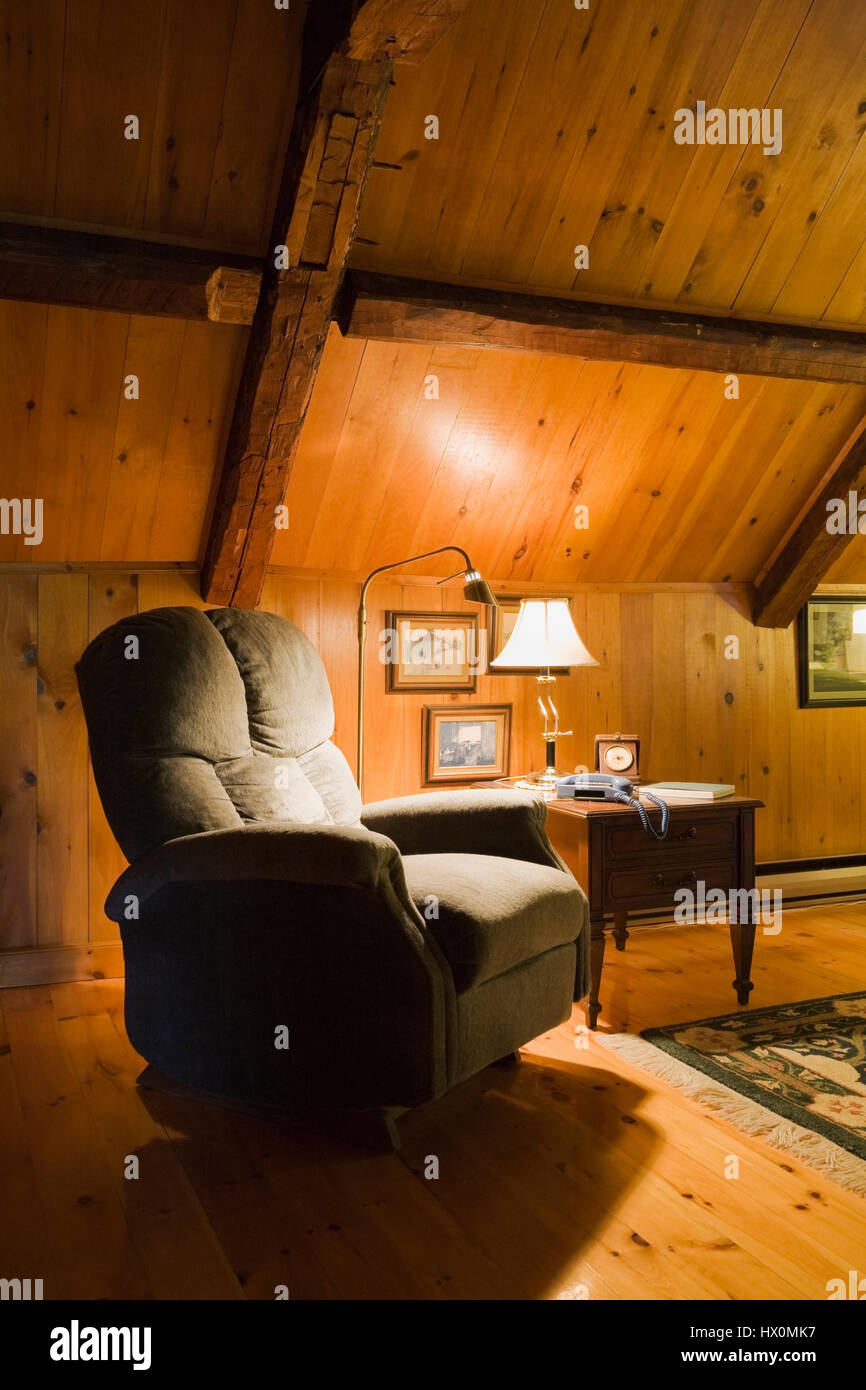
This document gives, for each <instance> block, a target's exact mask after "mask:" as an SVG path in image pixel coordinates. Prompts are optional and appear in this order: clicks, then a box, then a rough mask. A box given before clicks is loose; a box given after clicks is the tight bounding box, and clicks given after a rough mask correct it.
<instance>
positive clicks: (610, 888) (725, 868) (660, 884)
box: [604, 855, 738, 912]
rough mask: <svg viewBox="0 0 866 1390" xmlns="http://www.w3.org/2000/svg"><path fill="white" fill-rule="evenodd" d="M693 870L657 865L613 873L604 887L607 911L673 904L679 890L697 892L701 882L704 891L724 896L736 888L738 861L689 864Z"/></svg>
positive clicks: (725, 860) (729, 859)
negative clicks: (720, 890) (625, 906)
mask: <svg viewBox="0 0 866 1390" xmlns="http://www.w3.org/2000/svg"><path fill="white" fill-rule="evenodd" d="M689 863H690V867H689V868H686V867H685V866H684V865H682V864H680V865H676V864H673V865H668V866H667V867H665V865H664V864H662V863H658V864H656V865H652V866H651V865H647V867H645V868H642V869H625V868H623V869H616V868H614V869H611V870H610V871H609V872H608V873H607V875H606V877H605V883H604V910H605V911H606V912H613V911H615V910H616V909H617V908H618V907H620V906H621V905H623V904H626V903H627V904H628V906H629V908H632V909H637V910H640V909H641V908H644V907H656V906H662V905H663V904H665V903H669V902H673V896H674V893H675V892H676V891H677V889H679V888H691V889H695V886H696V884H697V883H698V882H699V881H702V882H703V883H704V885H705V889H706V890H707V891H708V890H709V889H710V888H723V889H724V890H725V892H727V890H728V889H729V888H736V887H737V886H738V885H737V861H736V859H735V858H734V856H733V855H732V856H731V857H730V858H728V859H721V860H716V861H715V862H710V863H707V864H700V863H695V861H694V860H691V861H689Z"/></svg>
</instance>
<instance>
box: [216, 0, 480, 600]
mask: <svg viewBox="0 0 866 1390" xmlns="http://www.w3.org/2000/svg"><path fill="white" fill-rule="evenodd" d="M462 8H463V5H462V4H457V3H455V2H454V0H451V3H449V4H442V3H438V2H437V0H418V3H416V4H409V3H404V0H387V3H384V0H366V3H364V4H362V5H361V6H360V7H359V6H358V5H357V4H353V3H349V0H333V2H332V3H329V4H328V5H321V4H314V5H311V6H310V9H309V10H308V12H307V20H306V24H305V26H304V39H303V55H302V64H301V80H300V86H299V93H300V95H299V97H298V105H297V109H296V111H295V117H294V123H293V126H292V133H291V136H290V138H289V147H288V151H287V155H286V163H285V168H284V170H283V176H282V180H281V184H280V192H279V197H278V200H277V210H276V215H275V218H274V224H273V230H272V234H271V246H272V257H271V259H270V260H269V261H268V262H267V263H266V265H265V271H264V276H263V280H262V291H261V297H260V299H259V305H258V309H257V310H256V316H255V319H254V321H253V327H252V332H251V334H250V341H249V345H248V348H247V355H246V358H245V361H244V367H243V372H242V375H241V382H240V387H239V390H238V396H237V401H236V403H235V411H234V416H233V419H232V425H231V431H230V434H229V441H228V446H227V449H226V456H225V459H224V462H223V468H222V472H221V476H220V480H219V486H218V491H217V497H216V503H215V506H214V512H213V518H212V521H211V527H210V533H209V536H208V539H207V545H206V550H205V559H204V565H203V569H202V593H203V595H204V597H205V598H206V599H208V600H209V601H210V602H213V603H227V604H237V605H239V606H241V607H248V608H252V607H255V605H256V603H257V602H258V600H259V598H260V596H261V591H262V585H263V584H264V579H265V574H266V572H267V566H268V561H269V559H270V555H271V550H272V549H273V544H274V539H275V535H276V529H275V523H276V518H277V513H278V511H279V508H280V507H281V505H282V502H283V499H284V497H285V495H286V489H287V487H288V483H289V476H290V474H291V470H292V464H293V461H294V455H295V450H296V448H297V443H298V437H299V435H300V431H301V426H302V425H303V422H304V416H305V414H306V410H307V406H308V404H309V400H310V395H311V393H312V390H313V384H314V382H315V379H316V373H317V371H318V366H319V361H320V358H321V355H322V351H323V349H324V346H325V340H326V338H327V335H328V328H329V326H330V323H331V320H332V317H333V310H334V302H335V299H336V296H337V292H338V290H339V287H340V283H341V281H342V278H343V274H344V271H345V266H346V260H347V258H348V255H349V251H350V250H351V246H352V241H353V239H354V235H355V227H356V224H357V221H358V214H359V211H360V204H361V195H362V193H363V190H364V181H365V179H366V176H367V171H368V169H369V167H370V163H371V160H372V156H373V145H374V143H375V139H376V135H377V133H378V129H379V122H380V120H381V116H382V112H383V109H384V106H385V98H386V96H387V92H388V87H389V85H390V83H391V74H392V71H393V58H392V53H393V54H395V55H403V56H407V55H409V54H410V53H411V54H414V55H415V56H416V57H418V56H420V55H421V53H422V51H426V49H425V45H428V46H429V44H431V43H432V42H433V41H435V40H434V35H435V37H441V34H442V33H443V32H444V29H445V28H447V26H448V24H450V23H452V22H453V20H454V19H455V18H456V16H457V14H458V13H459V12H460V10H461V9H462ZM386 31H387V32H386Z"/></svg>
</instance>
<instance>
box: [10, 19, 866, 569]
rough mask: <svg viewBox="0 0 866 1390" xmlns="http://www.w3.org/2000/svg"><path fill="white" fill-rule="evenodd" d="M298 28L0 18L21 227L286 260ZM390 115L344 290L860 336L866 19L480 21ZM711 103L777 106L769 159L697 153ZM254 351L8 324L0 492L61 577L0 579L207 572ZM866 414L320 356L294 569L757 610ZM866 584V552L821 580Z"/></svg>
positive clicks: (101, 319)
mask: <svg viewBox="0 0 866 1390" xmlns="http://www.w3.org/2000/svg"><path fill="white" fill-rule="evenodd" d="M304 13H305V6H304V5H303V4H302V3H300V0H298V3H297V4H293V5H292V8H291V11H289V12H286V11H277V10H276V9H275V8H274V7H273V6H272V5H269V4H263V3H261V0H183V2H182V3H181V0H129V2H128V3H125V4H124V5H122V6H120V5H117V4H116V3H112V0H45V3H42V4H40V5H38V6H37V5H29V6H22V5H20V4H16V3H15V0H0V19H2V22H3V29H2V31H0V32H4V33H5V34H6V35H7V39H6V43H5V45H2V46H0V220H2V219H6V220H13V221H14V220H16V219H17V220H25V221H26V220H33V221H38V222H49V223H51V222H54V223H58V224H60V225H64V226H68V227H79V228H96V229H99V230H102V231H105V232H111V233H112V234H114V235H121V236H122V235H126V236H136V237H139V238H140V237H146V238H148V239H150V240H154V239H155V240H160V239H162V240H164V241H171V242H178V243H181V244H184V245H190V246H202V247H212V248H215V249H219V250H222V251H226V252H234V253H236V254H239V255H257V256H261V255H263V254H264V253H265V251H266V250H267V245H266V241H267V235H268V228H269V226H270V223H271V219H272V215H273V210H274V201H275V196H276V187H277V180H278V177H279V171H280V169H281V167H282V163H283V159H284V154H285V146H286V141H287V138H288V132H289V129H290V125H291V120H292V115H293V110H294V105H295V89H296V85H297V70H298V58H299V53H300V32H301V26H302V22H303V19H304ZM395 83H396V85H395V87H394V89H393V91H392V94H391V96H390V99H389V104H388V107H387V110H386V114H385V118H384V122H383V126H382V130H381V134H380V136H379V140H378V144H377V148H376V159H377V163H376V165H375V166H374V168H373V170H372V171H371V174H370V178H369V181H368V185H367V192H366V195H365V200H364V203H363V206H362V211H361V220H360V224H359V237H358V239H357V241H356V244H355V249H354V252H353V256H352V263H353V264H354V265H356V266H358V267H360V268H366V269H371V270H381V271H387V272H392V273H395V274H400V275H420V276H426V277H429V278H435V279H444V280H451V281H454V282H464V283H470V282H472V283H476V284H482V285H483V284H487V285H491V286H507V287H510V288H512V289H519V290H524V291H535V292H540V293H550V294H557V295H574V296H576V297H581V298H590V299H592V298H595V299H598V300H602V301H606V302H622V303H630V302H638V303H644V304H647V305H655V306H658V305H662V306H667V307H671V306H675V307H677V308H679V309H684V308H685V309H689V310H691V309H701V310H710V311H715V312H717V313H725V314H727V313H733V314H734V315H742V316H749V317H766V318H773V317H776V318H779V319H789V320H795V319H799V320H803V321H806V322H818V321H821V322H822V323H824V324H825V325H827V326H830V327H840V328H845V327H847V328H850V327H851V326H852V325H863V324H866V200H864V198H863V196H862V187H863V183H864V173H866V140H864V139H863V138H862V137H863V135H864V131H866V7H864V6H862V5H851V3H850V0H729V3H728V4H726V5H725V6H724V7H719V5H718V4H717V0H664V3H662V0H592V3H591V5H590V8H589V10H588V11H579V10H575V9H574V7H573V6H572V5H571V4H570V3H567V0H533V3H532V4H527V3H526V2H525V0H470V3H469V4H468V6H467V8H466V11H465V13H464V14H463V16H462V17H461V18H460V19H458V20H457V22H456V23H455V24H454V26H453V28H452V29H451V30H450V31H449V32H448V33H447V34H446V35H445V37H444V38H443V39H442V40H441V41H440V42H439V43H438V45H437V46H436V47H435V48H434V49H433V51H432V53H431V54H430V55H429V56H428V57H427V58H426V59H425V60H424V62H423V63H421V64H420V65H419V66H417V67H398V68H397V69H396V72H395ZM190 93H194V94H195V100H191V99H190ZM699 99H700V100H705V101H706V102H707V105H708V106H709V105H713V104H719V105H721V106H723V107H727V106H746V107H749V106H757V107H762V106H766V107H769V108H780V109H781V110H782V111H783V118H784V125H783V149H782V152H781V153H780V154H779V155H777V156H775V157H767V156H763V155H762V154H761V153H760V150H759V149H756V148H755V147H753V146H745V147H743V146H741V145H701V146H692V147H689V146H682V145H678V144H676V143H675V142H674V140H673V133H672V121H673V113H674V111H675V110H676V109H677V108H679V107H682V106H690V107H694V104H695V102H696V101H697V100H699ZM129 114H136V115H138V117H139V122H140V128H141V138H140V140H139V141H137V142H134V141H126V140H124V139H123V134H122V131H123V123H124V119H125V117H126V116H127V115H129ZM431 114H432V115H436V116H437V118H438V121H439V138H438V140H427V139H425V135H424V130H425V121H426V118H427V117H428V116H430V115H431ZM578 244H586V245H587V246H588V247H589V268H588V269H586V270H583V271H580V272H578V271H576V270H575V268H574V248H575V246H577V245H578ZM247 338H248V330H247V329H246V328H243V327H235V326H227V325H216V324H210V323H187V324H184V323H183V322H180V321H178V322H175V321H169V320H158V319H152V318H143V317H142V318H138V317H133V318H130V317H126V316H124V315H122V314H112V313H102V312H97V311H92V310H83V309H82V310H78V309H70V308H60V307H56V306H53V307H44V306H39V305H27V304H17V303H2V304H0V419H2V420H3V423H4V426H5V431H6V435H5V440H4V445H5V447H4V459H3V463H2V480H0V493H2V494H3V495H5V496H16V495H17V496H35V495H40V496H43V497H44V498H45V510H46V515H45V533H46V540H45V542H44V544H43V545H42V546H41V547H38V548H35V547H24V545H23V538H16V537H13V536H0V563H3V562H12V561H21V560H24V561H30V562H35V561H37V560H38V561H64V560H65V561H70V562H81V563H84V562H87V561H95V560H111V561H113V562H117V563H128V564H132V565H134V564H135V563H138V562H143V561H145V560H148V559H150V560H160V561H163V560H164V561H166V562H170V561H179V562H189V561H191V560H195V559H196V558H200V556H201V553H202V543H203V537H204V533H205V524H206V519H207V513H208V508H209V505H210V503H211V499H212V494H213V487H214V478H215V474H216V470H217V467H218V463H219V460H220V458H221V457H222V453H223V450H224V447H225V437H226V432H227V425H228V421H229V419H230V416H231V410H232V406H233V402H234V396H235V391H236V385H237V380H238V375H239V371H240V366H241V362H242V360H243V355H244V351H245V346H246V342H247ZM130 372H135V373H136V374H137V375H139V376H140V378H141V380H142V389H141V396H140V399H139V400H138V401H135V402H132V401H128V400H127V399H126V398H125V396H124V378H125V376H126V375H127V374H128V373H130ZM431 375H434V376H436V377H437V378H438V398H432V399H429V398H428V394H425V382H427V380H428V378H429V377H430V376H431ZM864 410H866V391H864V388H862V387H859V386H850V385H849V386H845V385H841V384H839V385H837V384H825V383H810V382H806V381H797V380H792V381H783V380H768V379H765V378H760V377H741V380H740V397H739V400H735V401H730V400H727V399H726V398H725V396H724V391H723V378H722V377H720V376H718V375H713V374H709V373H698V372H693V371H685V370H668V369H663V368H656V367H648V366H635V365H627V366H624V365H623V364H620V363H603V362H583V361H581V360H578V359H566V358H559V359H557V358H550V357H543V356H537V355H532V354H524V353H521V352H499V351H487V352H483V353H482V352H476V351H472V350H466V349H455V348H449V347H447V346H444V345H439V346H436V347H433V346H431V345H425V344H408V343H407V344H384V343H377V342H370V343H366V344H365V343H364V342H363V341H359V340H350V339H345V340H343V339H341V338H340V336H339V333H338V332H337V330H336V329H332V331H331V335H330V339H329V343H328V347H327V349H326V352H325V355H324V358H323V365H322V368H321V370H320V373H319V378H318V382H317V385H316V387H315V390H314V392H313V397H312V402H311V405H310V409H309V413H308V416H307V420H306V424H305V426H304V430H303V433H302V436H301V442H300V446H299V451H298V456H297V459H296V463H295V468H294V472H293V475H292V478H291V481H290V485H289V493H288V498H287V501H288V503H289V511H290V530H289V532H288V533H282V532H280V533H278V535H277V541H276V546H275V549H274V553H273V557H272V559H273V563H275V564H277V565H291V566H301V567H308V568H313V569H318V570H321V569H329V568H333V569H336V570H339V571H345V572H353V573H354V572H357V571H361V570H364V569H367V568H371V567H372V566H373V565H376V564H382V563H386V562H388V561H391V560H395V559H399V558H401V556H403V555H408V554H411V553H413V552H414V551H415V550H419V549H424V548H428V547H432V546H434V545H441V544H443V543H445V542H446V541H448V540H454V541H457V542H458V543H459V544H461V545H464V546H466V547H467V548H468V549H469V551H470V553H471V554H472V555H473V558H474V559H475V562H476V563H477V564H478V565H480V566H481V567H483V568H484V570H485V572H486V573H488V574H490V575H491V576H492V577H493V578H502V579H504V578H511V579H516V580H520V579H526V580H528V579H530V578H531V579H533V580H537V581H541V582H544V583H547V582H550V583H557V584H565V583H567V582H580V581H598V582H602V581H629V580H638V581H646V582H650V581H674V580H694V581H697V580H713V581H719V580H722V579H725V578H731V579H744V580H750V579H753V578H754V577H755V575H756V574H757V573H758V571H759V570H760V568H761V565H762V564H763V563H764V562H765V561H766V560H767V558H768V556H769V555H770V554H771V552H772V551H773V549H774V547H775V546H776V545H777V544H778V542H779V541H780V540H781V538H782V537H783V535H784V534H785V532H786V530H787V528H788V526H789V525H790V524H791V522H792V521H793V519H794V518H795V517H796V515H797V513H798V511H799V510H800V508H801V507H802V506H803V504H804V502H805V501H806V499H807V498H808V496H809V494H810V492H811V491H812V489H813V488H814V487H815V485H816V483H817V482H818V480H819V479H820V478H821V476H822V474H823V473H824V471H825V470H826V468H827V466H828V465H829V463H830V462H831V461H832V459H833V457H834V455H835V454H836V453H837V452H838V451H839V449H840V448H842V446H843V445H844V443H845V440H846V439H847V438H848V437H849V436H850V435H851V433H852V432H853V430H854V429H855V427H856V425H857V422H858V420H860V419H862V417H863V414H864ZM542 422H543V423H542ZM579 505H580V506H586V507H588V509H589V518H590V530H589V532H586V531H583V530H578V529H576V528H575V526H574V520H575V511H574V509H575V507H576V506H579ZM864 539H866V538H864ZM864 560H866V547H864V546H863V545H861V541H860V539H858V540H857V541H855V542H854V543H853V544H852V546H851V547H850V548H849V551H848V552H847V553H846V555H845V556H843V558H842V559H841V560H840V561H838V562H837V564H836V565H835V566H834V568H833V571H831V574H830V575H829V576H828V577H830V578H833V579H837V580H838V582H853V580H854V578H855V576H856V575H857V574H859V575H860V576H862V575H863V574H864V573H866V569H864V563H863V562H864Z"/></svg>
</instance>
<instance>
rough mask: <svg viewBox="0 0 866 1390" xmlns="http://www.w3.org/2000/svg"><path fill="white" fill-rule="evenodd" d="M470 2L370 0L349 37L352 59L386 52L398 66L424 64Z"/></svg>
mask: <svg viewBox="0 0 866 1390" xmlns="http://www.w3.org/2000/svg"><path fill="white" fill-rule="evenodd" d="M468 3H469V0H366V4H364V5H363V6H362V8H361V10H360V11H359V13H358V15H357V17H356V19H355V22H354V24H353V25H352V32H351V34H350V36H349V49H348V54H349V57H350V58H362V59H368V58H373V57H375V55H376V54H377V53H381V52H386V53H387V54H388V56H389V57H390V58H391V59H392V61H393V62H395V63H420V62H421V61H422V60H423V59H424V58H426V56H427V54H428V53H429V52H430V50H431V48H433V47H434V45H435V44H437V43H438V42H439V40H440V39H441V38H442V36H443V35H444V34H445V33H446V31H447V30H448V29H450V28H451V25H452V24H453V23H454V21H455V20H456V19H457V18H458V17H459V16H460V15H461V14H462V13H463V11H464V10H465V9H466V6H467V4H468Z"/></svg>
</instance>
